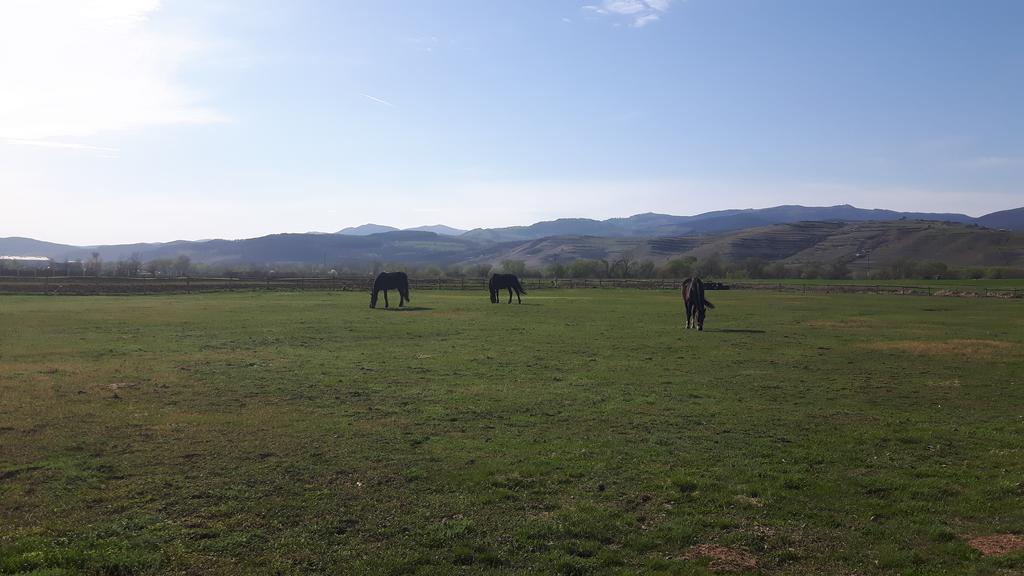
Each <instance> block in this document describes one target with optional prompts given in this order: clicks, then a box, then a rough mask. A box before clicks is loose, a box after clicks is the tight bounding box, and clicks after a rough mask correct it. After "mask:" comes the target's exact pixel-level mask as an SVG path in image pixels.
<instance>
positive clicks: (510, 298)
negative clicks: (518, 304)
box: [508, 286, 512, 304]
mask: <svg viewBox="0 0 1024 576" xmlns="http://www.w3.org/2000/svg"><path fill="white" fill-rule="evenodd" d="M508 303H509V304H511V303H512V287H511V286H509V287H508Z"/></svg>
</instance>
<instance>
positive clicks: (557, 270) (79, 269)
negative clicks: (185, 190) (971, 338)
mask: <svg viewBox="0 0 1024 576" xmlns="http://www.w3.org/2000/svg"><path fill="white" fill-rule="evenodd" d="M385 270H389V271H398V270H401V271H404V272H407V273H409V274H412V275H415V276H421V277H430V278H483V277H487V276H488V275H490V274H491V273H493V272H504V273H510V274H515V275H517V276H521V277H525V278H581V279H583V278H618V279H627V278H638V279H643V278H687V277H689V276H695V275H696V276H701V277H703V278H721V279H735V280H741V279H758V280H762V279H763V280H772V279H780V280H781V279H823V280H846V279H863V280H898V279H940V278H948V279H958V278H962V279H980V278H1024V269H1018V268H1012V267H1000V266H992V267H953V266H949V265H947V264H945V263H943V262H939V261H927V262H918V261H914V260H910V259H902V260H898V261H895V262H890V263H885V264H876V265H874V266H873V267H868V266H866V265H864V264H861V263H858V262H856V261H855V260H849V259H847V260H836V261H833V262H829V263H821V262H804V263H790V264H787V263H783V262H778V261H775V262H769V261H766V260H763V259H761V258H746V259H743V260H739V261H732V260H726V259H723V258H722V257H721V256H719V255H717V254H712V255H710V256H707V257H704V258H696V257H693V256H687V257H683V258H675V259H671V260H668V261H666V262H663V263H661V264H656V263H655V262H654V261H652V260H634V259H632V258H629V257H626V256H622V257H618V258H612V259H589V258H579V259H576V260H572V261H568V262H554V263H550V264H547V265H545V266H540V267H538V266H529V265H527V263H526V262H524V261H522V260H504V261H502V262H501V263H500V264H499V265H493V264H489V263H480V264H469V265H447V266H440V265H409V264H404V263H400V262H383V261H373V262H368V263H358V264H345V265H343V264H334V265H328V264H316V265H308V264H306V265H303V264H264V265H257V264H241V265H239V264H206V263H194V262H192V260H191V259H190V258H189V256H187V255H185V254H181V255H178V256H175V257H174V258H154V259H151V260H143V258H142V256H141V254H139V253H134V254H132V255H130V256H129V257H127V258H121V259H118V260H115V261H109V262H108V261H104V260H103V259H102V258H101V257H100V254H99V252H93V253H92V254H91V255H90V257H89V258H87V259H85V260H82V261H75V262H53V263H52V264H51V265H50V267H49V268H48V269H46V270H44V271H43V274H47V275H62V276H116V277H129V278H131V277H149V278H181V277H188V276H195V277H230V278H257V279H265V278H281V277H302V276H309V277H325V276H355V275H376V274H378V273H379V272H382V271H385ZM12 271H15V270H14V269H13V268H10V267H9V269H8V270H6V271H5V272H6V273H8V274H9V273H10V272H12ZM35 273H36V274H38V271H36V272H35Z"/></svg>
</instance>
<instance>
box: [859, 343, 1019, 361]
mask: <svg viewBox="0 0 1024 576" xmlns="http://www.w3.org/2000/svg"><path fill="white" fill-rule="evenodd" d="M865 347H867V348H870V349H872V350H895V351H897V352H906V353H908V354H915V355H918V356H960V357H964V358H979V357H980V358H994V357H997V356H1002V355H1006V354H1010V353H1011V352H1016V351H1018V350H1019V348H1020V346H1019V345H1018V344H1015V343H1013V342H1002V341H1000V340H969V339H968V340H959V339H958V340H896V341H893V342H872V343H870V344H866V345H865Z"/></svg>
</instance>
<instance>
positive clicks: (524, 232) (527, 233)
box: [465, 204, 975, 242]
mask: <svg viewBox="0 0 1024 576" xmlns="http://www.w3.org/2000/svg"><path fill="white" fill-rule="evenodd" d="M900 219H907V220H934V221H948V222H961V223H971V222H974V220H975V219H974V218H971V217H970V216H967V215H965V214H942V213H936V214H933V213H927V212H895V211H892V210H867V209H864V208H855V207H853V206H850V205H848V204H844V205H840V206H828V207H806V206H776V207H774V208H759V209H747V210H721V211H717V212H707V213H704V214H698V215H696V216H672V215H668V214H654V213H646V214H637V215H635V216H630V217H629V218H610V219H608V220H590V219H586V218H562V219H558V220H551V221H547V222H537V223H536V224H531V225H530V226H512V227H509V228H490V229H486V228H477V229H474V230H470V231H469V232H467V233H466V234H465V237H466V238H472V239H477V240H485V241H489V242H509V241H516V240H534V239H538V238H544V237H547V236H581V235H589V236H606V237H621V236H646V237H662V236H682V235H686V234H711V233H718V232H730V231H734V230H744V229H747V228H756V227H761V226H769V225H772V224H787V223H792V222H803V221H841V222H862V221H870V220H876V221H889V220H900Z"/></svg>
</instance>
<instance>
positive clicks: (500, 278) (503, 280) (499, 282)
mask: <svg viewBox="0 0 1024 576" xmlns="http://www.w3.org/2000/svg"><path fill="white" fill-rule="evenodd" d="M502 288H508V303H509V304H511V303H512V291H513V290H515V291H516V299H518V300H519V303H520V304H522V303H523V299H522V298H520V297H519V295H520V294H526V288H523V285H522V284H520V283H519V278H516V275H515V274H495V275H493V276H491V280H490V281H489V282H487V290H488V291H490V293H491V304H497V303H498V290H501V289H502Z"/></svg>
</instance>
